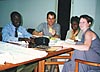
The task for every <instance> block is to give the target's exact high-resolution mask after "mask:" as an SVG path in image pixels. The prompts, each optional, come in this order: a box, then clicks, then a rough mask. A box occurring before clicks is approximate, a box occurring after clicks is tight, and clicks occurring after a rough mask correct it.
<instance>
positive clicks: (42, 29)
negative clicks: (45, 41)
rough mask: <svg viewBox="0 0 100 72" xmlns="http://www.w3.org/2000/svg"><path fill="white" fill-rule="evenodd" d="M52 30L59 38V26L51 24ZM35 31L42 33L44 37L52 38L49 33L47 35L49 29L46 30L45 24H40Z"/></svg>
mask: <svg viewBox="0 0 100 72" xmlns="http://www.w3.org/2000/svg"><path fill="white" fill-rule="evenodd" d="M52 28H53V29H54V30H55V31H56V34H57V35H59V36H60V25H59V24H57V23H55V24H53V26H52ZM36 31H38V32H43V34H44V35H45V36H50V37H51V36H52V35H51V34H50V33H49V28H48V24H47V23H46V22H44V23H41V24H40V25H39V26H38V27H37V28H36Z"/></svg>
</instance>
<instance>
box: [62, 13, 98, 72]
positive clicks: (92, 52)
mask: <svg viewBox="0 0 100 72" xmlns="http://www.w3.org/2000/svg"><path fill="white" fill-rule="evenodd" d="M92 23H93V18H92V17H90V16H88V15H81V16H80V23H79V27H80V29H81V30H82V32H83V35H82V38H81V42H77V44H76V45H74V44H68V43H62V45H63V47H66V48H74V49H75V50H74V53H73V56H72V59H71V61H69V62H66V63H65V64H64V67H63V70H62V72H74V69H75V59H82V60H87V61H92V62H99V63H100V39H99V37H98V36H97V34H96V33H95V32H94V31H92V30H91V29H90V26H91V25H92ZM90 70H94V71H95V70H100V67H94V66H88V65H84V64H79V72H88V71H90Z"/></svg>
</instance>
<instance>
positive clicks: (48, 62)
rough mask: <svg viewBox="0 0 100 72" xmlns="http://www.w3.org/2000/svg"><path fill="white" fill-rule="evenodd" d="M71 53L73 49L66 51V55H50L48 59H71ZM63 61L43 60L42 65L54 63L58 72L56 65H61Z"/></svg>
mask: <svg viewBox="0 0 100 72" xmlns="http://www.w3.org/2000/svg"><path fill="white" fill-rule="evenodd" d="M68 54H69V55H68ZM72 54H73V51H71V52H69V53H66V55H64V56H63V55H59V56H55V57H52V58H50V59H56V60H57V59H69V60H70V59H71V57H72ZM64 63H65V61H51V60H50V61H46V60H45V62H44V65H56V69H57V72H59V66H58V65H61V64H64Z"/></svg>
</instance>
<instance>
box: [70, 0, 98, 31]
mask: <svg viewBox="0 0 100 72" xmlns="http://www.w3.org/2000/svg"><path fill="white" fill-rule="evenodd" d="M71 10H72V12H71V16H80V15H82V14H88V15H90V16H92V17H93V18H95V14H96V12H95V11H96V0H72V9H71ZM93 27H94V26H92V29H93Z"/></svg>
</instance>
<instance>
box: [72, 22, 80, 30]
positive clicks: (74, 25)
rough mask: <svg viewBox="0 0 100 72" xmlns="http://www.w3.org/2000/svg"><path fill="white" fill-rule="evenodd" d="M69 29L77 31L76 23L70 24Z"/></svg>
mask: <svg viewBox="0 0 100 72" xmlns="http://www.w3.org/2000/svg"><path fill="white" fill-rule="evenodd" d="M71 28H72V29H73V30H77V29H78V28H79V25H78V23H77V22H76V21H74V22H73V23H72V24H71Z"/></svg>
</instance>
